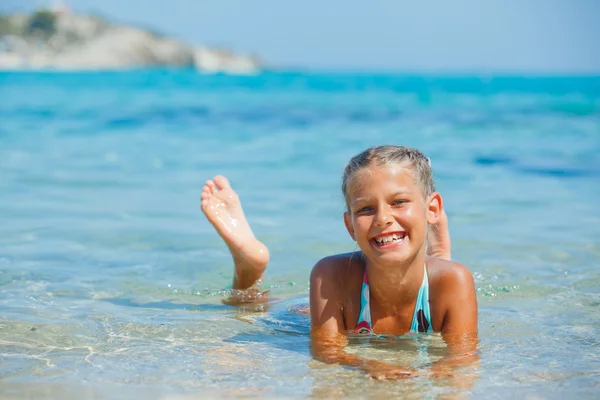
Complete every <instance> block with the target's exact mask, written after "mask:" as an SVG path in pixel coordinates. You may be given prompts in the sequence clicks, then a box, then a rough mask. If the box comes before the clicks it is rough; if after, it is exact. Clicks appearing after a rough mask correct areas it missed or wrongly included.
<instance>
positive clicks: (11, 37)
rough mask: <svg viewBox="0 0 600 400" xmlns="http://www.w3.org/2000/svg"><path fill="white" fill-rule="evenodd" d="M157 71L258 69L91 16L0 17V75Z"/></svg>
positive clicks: (250, 61) (253, 63)
mask: <svg viewBox="0 0 600 400" xmlns="http://www.w3.org/2000/svg"><path fill="white" fill-rule="evenodd" d="M161 66H162V67H188V68H196V69H198V70H201V71H206V72H226V73H233V74H248V73H255V72H258V71H259V70H260V69H261V68H262V65H261V63H260V61H259V60H257V59H256V58H255V57H251V56H244V55H240V54H236V53H233V52H229V51H226V50H221V49H214V48H210V47H205V46H193V45H190V44H187V43H184V42H181V41H179V40H176V39H173V38H169V37H167V36H164V35H161V34H158V33H155V32H151V31H149V30H144V29H140V28H136V27H131V26H125V25H119V24H114V23H111V22H109V21H107V20H106V19H104V18H101V17H96V16H90V15H74V14H56V13H53V12H50V11H38V12H36V13H34V14H32V15H9V16H0V69H2V70H7V69H10V70H41V69H54V70H110V69H131V68H143V67H161Z"/></svg>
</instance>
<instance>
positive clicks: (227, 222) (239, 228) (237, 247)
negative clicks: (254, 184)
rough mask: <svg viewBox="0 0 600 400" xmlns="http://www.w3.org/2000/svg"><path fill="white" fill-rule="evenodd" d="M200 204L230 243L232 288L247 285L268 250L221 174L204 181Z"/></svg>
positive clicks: (259, 274)
mask: <svg viewBox="0 0 600 400" xmlns="http://www.w3.org/2000/svg"><path fill="white" fill-rule="evenodd" d="M200 205H201V206H200V208H201V209H202V211H203V212H204V215H206V218H207V219H208V221H209V222H210V223H211V224H212V225H213V226H214V227H215V229H216V230H217V233H218V234H219V236H221V238H222V239H223V240H224V241H225V243H226V244H227V247H229V251H230V252H231V255H232V256H233V261H234V263H235V276H234V278H233V288H234V289H247V288H249V287H251V286H252V285H254V283H256V281H258V280H259V279H260V278H261V277H262V274H263V272H264V271H265V268H266V267H267V264H268V263H269V250H268V249H267V247H266V246H265V245H264V244H262V243H261V242H259V241H258V240H257V239H256V237H254V233H253V232H252V229H251V228H250V225H249V224H248V221H247V220H246V216H245V215H244V210H242V203H241V202H240V199H239V197H238V195H237V193H235V191H234V190H233V189H232V188H231V186H230V185H229V181H228V180H227V178H225V177H224V176H216V177H215V178H214V179H213V180H208V181H206V185H204V187H203V188H202V195H201V203H200Z"/></svg>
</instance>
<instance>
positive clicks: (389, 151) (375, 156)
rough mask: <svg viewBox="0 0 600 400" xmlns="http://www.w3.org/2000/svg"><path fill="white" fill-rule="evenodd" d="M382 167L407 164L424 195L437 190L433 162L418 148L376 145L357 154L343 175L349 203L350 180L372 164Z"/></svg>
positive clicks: (343, 189) (344, 188) (344, 191)
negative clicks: (432, 167)
mask: <svg viewBox="0 0 600 400" xmlns="http://www.w3.org/2000/svg"><path fill="white" fill-rule="evenodd" d="M373 164H375V165H377V166H380V167H383V166H387V165H389V164H404V165H407V166H408V167H409V168H410V169H411V170H412V172H413V178H414V180H415V182H416V183H417V185H419V186H420V187H421V193H422V194H423V197H427V196H429V195H430V194H432V193H433V192H435V183H434V181H433V173H432V171H431V162H430V161H429V159H428V158H427V157H425V155H424V154H423V153H421V152H420V151H419V150H417V149H412V148H410V147H404V146H376V147H371V148H370V149H367V150H365V151H363V152H362V153H360V154H357V155H355V156H354V157H352V158H351V159H350V161H349V162H348V165H346V168H344V175H343V177H342V192H343V193H344V199H346V204H347V203H348V182H349V181H350V179H352V178H353V177H354V175H355V174H356V173H357V172H358V171H359V170H361V169H363V168H366V167H369V166H370V165H373Z"/></svg>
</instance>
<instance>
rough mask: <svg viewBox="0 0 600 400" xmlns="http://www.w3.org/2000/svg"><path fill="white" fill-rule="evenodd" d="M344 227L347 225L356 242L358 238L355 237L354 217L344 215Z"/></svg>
mask: <svg viewBox="0 0 600 400" xmlns="http://www.w3.org/2000/svg"><path fill="white" fill-rule="evenodd" d="M344 225H346V229H347V230H348V233H349V234H350V237H351V238H352V240H354V241H356V237H355V236H354V226H353V225H352V216H351V215H350V213H349V212H345V213H344Z"/></svg>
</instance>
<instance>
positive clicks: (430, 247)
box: [427, 210, 451, 260]
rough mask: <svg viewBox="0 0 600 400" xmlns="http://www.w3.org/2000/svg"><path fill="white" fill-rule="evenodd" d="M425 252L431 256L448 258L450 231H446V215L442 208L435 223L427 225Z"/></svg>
mask: <svg viewBox="0 0 600 400" xmlns="http://www.w3.org/2000/svg"><path fill="white" fill-rule="evenodd" d="M427 254H428V255H430V256H432V257H437V258H443V259H445V260H450V256H451V254H450V232H449V231H448V216H447V215H446V211H444V210H442V215H441V216H440V220H439V221H438V222H437V224H435V225H430V226H429V234H428V235H427Z"/></svg>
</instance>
